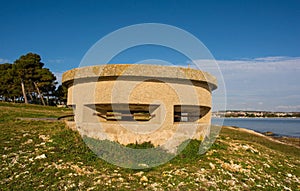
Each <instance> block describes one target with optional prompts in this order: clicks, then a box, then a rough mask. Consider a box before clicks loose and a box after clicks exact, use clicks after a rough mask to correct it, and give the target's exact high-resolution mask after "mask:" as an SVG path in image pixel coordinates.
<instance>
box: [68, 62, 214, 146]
mask: <svg viewBox="0 0 300 191" xmlns="http://www.w3.org/2000/svg"><path fill="white" fill-rule="evenodd" d="M63 83H64V84H66V85H67V86H68V105H73V106H74V108H75V110H74V112H75V121H76V124H77V128H78V130H79V131H80V132H81V133H82V134H83V135H87V136H89V137H93V138H97V139H109V140H113V141H118V142H119V143H121V144H125V145H126V144H129V143H136V142H138V143H143V142H148V141H150V142H151V143H153V144H154V145H156V146H157V145H163V146H165V148H167V149H170V150H172V149H174V147H176V146H177V145H178V144H180V143H181V142H182V141H184V140H186V139H188V138H196V139H202V138H204V136H206V135H207V133H208V130H209V126H210V120H211V111H210V108H211V92H212V90H214V89H216V87H217V80H216V78H215V77H213V76H211V75H210V74H208V73H206V72H202V71H199V70H194V69H190V68H178V67H168V66H157V65H134V64H131V65H130V64H119V65H117V64H114V65H102V66H89V67H84V68H76V69H73V70H70V71H67V72H65V73H64V74H63ZM126 110H127V111H126ZM134 112H136V113H134ZM110 113H114V115H119V114H120V115H122V116H120V117H116V118H118V119H122V120H115V121H111V120H109V119H110V118H109V117H108V115H109V114H110ZM141 113H142V114H141ZM143 113H146V114H145V116H146V119H148V120H144V121H135V120H124V119H126V118H128V116H129V118H130V117H131V114H132V115H133V114H134V115H143ZM185 115H188V117H185ZM149 116H150V117H149ZM176 116H177V119H175V118H176ZM178 116H179V117H178ZM113 117H115V116H113ZM135 119H143V116H140V117H139V118H137V117H136V118H135ZM149 119H150V120H149ZM178 119H179V120H180V121H177V120H178ZM185 120H188V121H187V122H184V121H185Z"/></svg>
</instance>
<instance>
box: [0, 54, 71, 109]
mask: <svg viewBox="0 0 300 191" xmlns="http://www.w3.org/2000/svg"><path fill="white" fill-rule="evenodd" d="M56 85H57V81H56V76H55V75H54V74H53V73H52V72H51V71H50V70H49V69H48V68H44V63H42V62H41V57H40V55H38V54H35V53H28V54H26V55H22V56H20V58H19V59H17V60H15V61H14V63H12V64H11V63H4V64H0V100H2V101H8V102H23V103H26V104H27V103H35V104H43V105H53V104H54V103H53V102H57V101H63V100H64V99H66V89H65V88H64V87H63V86H59V87H58V88H57V89H56ZM50 98H51V99H50Z"/></svg>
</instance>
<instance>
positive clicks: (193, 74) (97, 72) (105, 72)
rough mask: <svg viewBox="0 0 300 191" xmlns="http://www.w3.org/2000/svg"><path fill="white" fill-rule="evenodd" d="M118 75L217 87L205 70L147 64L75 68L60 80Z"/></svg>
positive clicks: (65, 81)
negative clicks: (200, 83)
mask: <svg viewBox="0 0 300 191" xmlns="http://www.w3.org/2000/svg"><path fill="white" fill-rule="evenodd" d="M120 76H122V77H128V78H135V77H136V78H141V77H143V78H145V79H172V80H190V81H195V82H204V83H207V84H208V85H209V88H210V90H211V91H213V90H215V89H216V88H217V79H216V78H215V77H214V76H212V75H211V74H209V73H207V72H204V71H201V70H196V69H192V68H183V67H176V66H160V65H149V64H106V65H97V66H86V67H80V68H75V69H72V70H68V71H66V72H65V73H64V74H63V76H62V82H63V83H64V84H66V85H69V84H72V83H73V82H74V80H80V79H85V80H87V79H89V78H90V79H95V78H98V79H100V78H109V77H120Z"/></svg>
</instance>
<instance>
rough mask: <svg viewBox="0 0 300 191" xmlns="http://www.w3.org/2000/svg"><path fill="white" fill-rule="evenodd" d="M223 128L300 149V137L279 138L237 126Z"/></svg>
mask: <svg viewBox="0 0 300 191" xmlns="http://www.w3.org/2000/svg"><path fill="white" fill-rule="evenodd" d="M222 128H228V129H235V130H238V131H243V132H247V133H249V134H254V135H258V136H262V137H265V138H266V139H269V140H272V141H275V142H280V143H282V144H286V145H292V146H295V147H297V148H300V137H292V136H281V135H279V136H277V135H276V134H270V133H272V132H265V133H262V132H258V131H255V130H251V129H247V128H243V127H236V126H227V125H224V126H222Z"/></svg>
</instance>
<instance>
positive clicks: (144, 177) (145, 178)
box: [140, 176, 148, 182]
mask: <svg viewBox="0 0 300 191" xmlns="http://www.w3.org/2000/svg"><path fill="white" fill-rule="evenodd" d="M140 181H141V182H148V178H147V177H146V176H142V178H141V179H140Z"/></svg>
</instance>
